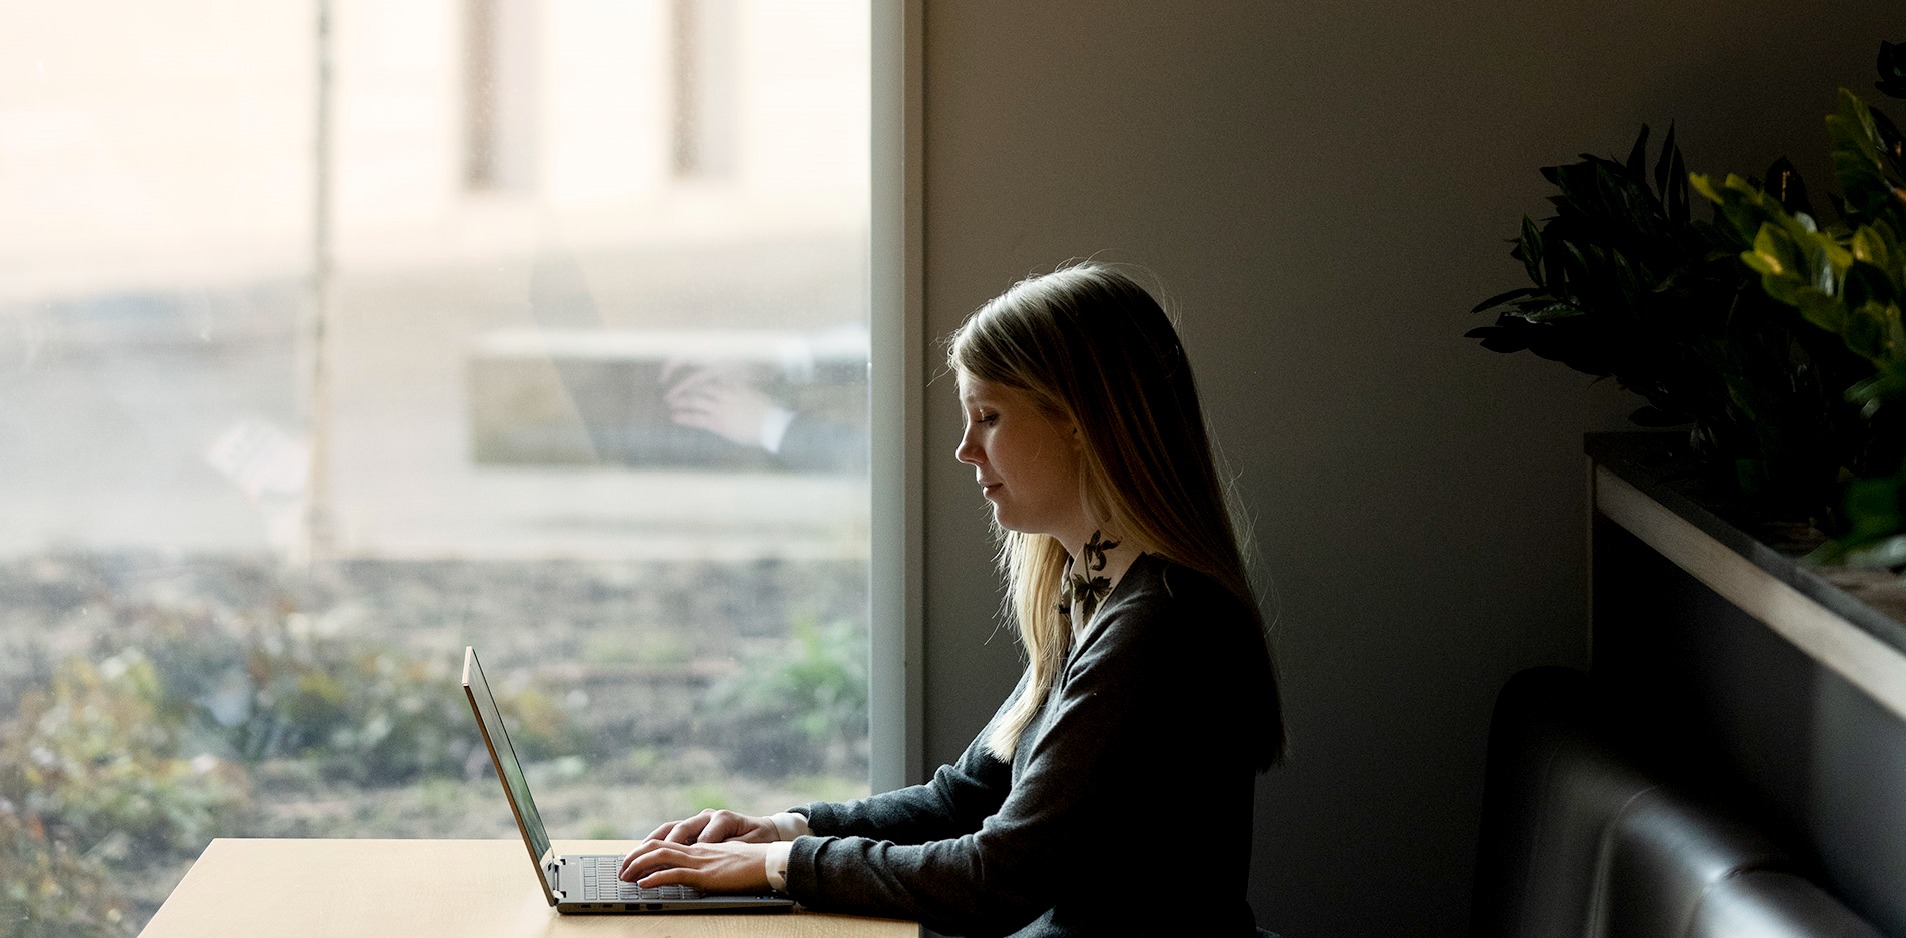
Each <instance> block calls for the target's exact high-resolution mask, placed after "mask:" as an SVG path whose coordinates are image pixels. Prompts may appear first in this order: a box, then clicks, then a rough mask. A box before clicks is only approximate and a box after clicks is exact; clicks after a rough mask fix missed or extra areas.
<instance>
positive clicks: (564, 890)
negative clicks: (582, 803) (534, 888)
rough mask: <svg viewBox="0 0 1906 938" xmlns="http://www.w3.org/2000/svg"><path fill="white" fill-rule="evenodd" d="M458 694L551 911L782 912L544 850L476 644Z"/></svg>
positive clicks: (757, 900) (788, 905)
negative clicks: (641, 881) (622, 876)
mask: <svg viewBox="0 0 1906 938" xmlns="http://www.w3.org/2000/svg"><path fill="white" fill-rule="evenodd" d="M463 696H465V697H467V698H469V700H470V712H471V713H474V714H476V722H477V729H478V730H480V731H481V732H482V733H483V745H484V747H485V748H487V749H488V750H489V751H490V765H491V766H492V767H494V768H495V769H496V777H497V779H498V780H499V781H501V782H502V783H503V796H504V797H506V798H508V799H509V802H510V813H511V814H514V815H515V816H516V829H517V830H518V831H520V832H521V833H522V835H523V846H525V847H528V848H529V857H530V862H532V863H534V864H535V866H536V881H537V882H539V883H541V884H542V886H543V897H544V898H546V899H548V900H549V904H550V905H552V906H555V907H556V911H558V912H562V913H565V914H581V915H608V914H617V915H619V914H624V913H630V912H786V911H789V910H790V909H793V908H794V900H792V899H786V898H782V897H779V896H776V895H774V894H773V893H771V892H767V891H765V890H764V891H762V892H761V893H759V894H742V895H706V894H703V893H702V891H701V890H699V889H696V888H694V887H692V886H651V887H649V888H646V889H644V888H642V887H640V886H637V885H636V884H634V883H625V882H621V881H620V880H618V879H616V867H617V866H618V865H620V864H621V862H622V856H621V854H614V853H610V854H598V855H575V854H570V855H557V854H556V852H555V851H554V850H552V849H550V846H549V833H548V832H547V831H545V830H544V829H543V819H542V816H541V815H539V814H537V813H536V799H535V798H532V797H530V793H529V780H528V779H527V778H525V777H524V776H523V766H522V764H521V763H519V762H517V761H516V749H515V747H513V746H512V745H511V744H510V733H509V730H507V729H504V727H503V715H502V714H500V713H498V712H497V709H496V698H494V697H492V696H490V684H489V682H488V681H486V680H484V678H483V666H482V665H480V664H478V663H477V655H476V649H475V648H474V647H466V648H465V649H464V650H463Z"/></svg>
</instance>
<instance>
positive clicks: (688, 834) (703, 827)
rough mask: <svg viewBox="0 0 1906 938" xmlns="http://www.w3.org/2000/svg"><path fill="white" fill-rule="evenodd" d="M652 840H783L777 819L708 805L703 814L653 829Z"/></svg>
mask: <svg viewBox="0 0 1906 938" xmlns="http://www.w3.org/2000/svg"><path fill="white" fill-rule="evenodd" d="M648 839H650V840H665V841H668V842H669V843H675V844H693V843H704V844H712V843H720V842H722V841H727V840H738V841H741V842H743V843H751V844H771V843H774V842H775V841H777V840H780V839H781V834H780V832H779V831H776V830H775V829H774V822H773V821H771V820H768V819H767V818H764V817H750V816H749V815H746V814H736V813H735V812H733V811H717V810H715V809H714V808H704V809H703V810H702V813H700V814H697V815H695V816H694V817H691V818H683V819H682V820H679V821H670V822H668V823H667V824H664V825H662V826H661V827H658V828H656V829H655V830H652V831H650V832H649V838H648Z"/></svg>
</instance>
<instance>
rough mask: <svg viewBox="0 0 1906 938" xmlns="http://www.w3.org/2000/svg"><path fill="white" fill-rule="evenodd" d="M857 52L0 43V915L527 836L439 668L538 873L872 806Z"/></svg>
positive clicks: (207, 2) (851, 40)
mask: <svg viewBox="0 0 1906 938" xmlns="http://www.w3.org/2000/svg"><path fill="white" fill-rule="evenodd" d="M869 14H870V11H869V9H868V8H867V5H866V4H864V3H854V2H846V0H825V2H814V0H804V2H801V3H793V2H789V0H669V2H653V3H608V2H600V0H378V2H371V0H319V3H318V5H317V6H316V7H315V8H313V7H303V8H299V7H285V6H284V5H280V4H256V3H247V2H242V0H161V2H154V3H150V4H140V5H136V6H134V7H126V6H124V5H121V4H114V5H111V6H107V5H103V4H98V3H93V2H82V3H76V4H65V5H53V6H47V7H45V8H43V9H41V10H40V11H39V12H37V13H35V14H34V15H33V16H32V17H26V18H19V21H18V22H15V23H12V24H10V26H9V29H8V30H7V32H6V35H5V36H3V37H0V46H3V47H4V48H5V50H6V52H7V55H6V56H4V60H6V61H10V62H12V63H14V64H13V65H12V66H9V68H10V69H11V71H9V72H8V73H7V74H8V77H7V78H5V79H4V80H0V219H4V220H5V225H4V228H0V517H4V518H6V519H7V520H6V523H5V524H4V525H0V881H4V882H8V883H15V884H21V883H24V884H27V886H28V888H27V890H26V893H25V897H24V898H23V899H22V898H19V897H11V898H9V897H5V896H0V919H4V920H6V921H20V920H23V917H24V920H28V921H30V922H31V923H32V925H31V926H30V927H32V928H38V929H42V930H44V931H46V932H49V933H58V934H88V933H93V934H131V933H135V932H137V930H138V928H139V927H140V925H141V924H142V923H143V922H144V921H145V919H146V918H147V917H148V916H150V914H151V913H152V911H153V910H154V909H156V907H157V906H158V904H159V902H160V901H162V900H163V898H164V897H165V895H166V894H167V893H168V892H169V891H170V889H171V887H172V885H173V884H174V883H176V881H177V879H178V877H179V876H180V875H182V874H183V872H184V870H185V868H186V866H187V864H188V863H189V860H190V859H191V858H192V857H194V856H196V855H197V853H198V851H199V850H200V849H202V847H203V846H204V844H205V842H206V841H207V840H208V839H209V838H210V837H213V836H418V837H468V836H484V837H495V836H512V835H513V826H512V824H511V821H510V818H509V814H508V810H507V808H506V806H505V804H504V802H503V799H502V798H501V792H500V791H499V790H498V786H497V783H496V780H495V778H494V777H493V775H491V774H490V769H489V766H488V764H487V762H486V761H485V760H484V757H483V754H482V751H481V745H480V743H478V742H477V741H476V740H475V738H474V732H473V725H472V722H471V720H470V717H469V714H468V713H467V712H466V711H465V709H464V706H465V705H464V703H463V701H462V698H461V695H460V694H459V693H458V692H457V689H456V684H455V678H456V670H457V666H458V665H459V664H460V662H461V654H462V648H463V645H464V644H465V643H474V644H476V645H477V646H478V647H479V648H480V649H481V650H482V652H483V654H484V659H485V665H486V668H487V669H488V671H489V673H490V675H491V679H492V681H493V682H494V684H495V685H496V689H497V691H498V693H499V697H501V698H502V699H503V702H504V705H505V708H506V716H507V718H509V719H510V720H512V721H513V722H512V725H511V728H512V731H513V732H514V733H515V734H516V735H517V739H518V742H519V744H520V745H521V746H522V749H523V752H524V754H525V756H526V759H527V760H528V761H529V763H530V766H529V771H530V773H531V781H532V784H534V785H536V786H537V794H538V796H539V803H540V804H541V806H542V808H543V813H544V816H545V819H546V820H547V821H548V822H549V824H550V826H551V828H552V830H553V831H555V832H556V833H557V835H558V836H568V837H626V836H638V835H640V834H642V833H645V832H646V829H647V826H648V825H652V824H654V823H656V822H659V821H661V820H665V819H668V818H670V817H673V816H676V815H679V814H681V813H684V812H689V811H693V810H695V809H697V808H700V807H704V806H710V805H723V806H734V807H738V808H743V809H750V810H765V809H775V808H780V807H783V806H785V805H787V804H793V803H797V802H799V801H803V800H809V799H814V798H837V797H849V796H853V795H856V794H858V793H862V792H864V791H865V790H866V789H867V785H868V778H869V765H868V759H869V756H868V746H869V744H868V738H869V734H868V714H869V703H868V701H869V678H868V674H867V671H868V666H867V661H868V657H869V654H868V643H869V634H868V631H869V627H868V617H869V614H868V609H869V564H870V555H871V554H872V551H870V548H869V543H870V538H871V537H872V536H873V535H872V532H873V528H874V521H873V518H872V515H871V513H870V510H869V507H868V506H869V503H870V495H869V491H870V488H869V486H870V468H869V465H870V459H869V454H870V444H869V438H870V432H871V431H870V418H869V392H868V388H869V381H868V375H869V361H870V349H871V348H872V347H874V346H875V345H876V344H878V343H879V342H880V341H881V339H880V335H879V331H878V330H874V329H872V328H871V326H872V325H873V323H872V320H871V317H870V306H871V304H870V301H869V288H868V283H869V280H870V263H871V262H870V260H869V254H868V250H869V249H868V244H869V229H870V209H871V206H870V199H869V195H868V192H869V178H870V174H871V172H872V170H871V168H870V156H869V145H868V141H869V139H870V132H869V120H870V104H869V100H870V90H871V89H870V86H869V70H868V63H869V61H870V59H871V55H870V50H869V48H868V44H869V35H870V31H871V28H872V27H871V26H870V20H869ZM875 279H878V278H875ZM109 874H110V875H109ZM526 875H527V874H526ZM55 883H57V884H58V885H54V884H55ZM9 903H11V904H12V905H13V906H14V907H7V904H9ZM22 904H23V907H21V906H22Z"/></svg>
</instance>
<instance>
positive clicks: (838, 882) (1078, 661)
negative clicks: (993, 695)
mask: <svg viewBox="0 0 1906 938" xmlns="http://www.w3.org/2000/svg"><path fill="white" fill-rule="evenodd" d="M1274 680H1275V679H1274V678H1273V676H1272V672H1271V666H1270V657H1269V654H1268V652H1267V651H1266V649H1265V643H1264V637H1263V635H1262V634H1261V633H1260V632H1259V631H1258V629H1257V627H1256V622H1255V619H1254V618H1253V617H1252V616H1250V615H1249V614H1247V613H1246V611H1245V609H1244V607H1243V606H1242V604H1240V603H1239V602H1238V601H1237V600H1236V599H1235V598H1234V597H1232V596H1231V594H1230V593H1228V592H1226V591H1225V590H1224V589H1222V588H1221V587H1219V586H1218V585H1217V584H1215V583H1213V582H1212V581H1211V580H1209V579H1208V578H1205V577H1203V576H1201V575H1199V574H1197V573H1194V572H1192V571H1190V570H1188V569H1186V568H1184V567H1180V566H1177V565H1174V564H1171V563H1169V562H1166V561H1163V560H1159V559H1157V558H1155V557H1152V556H1150V555H1144V556H1141V557H1139V558H1138V559H1137V560H1136V561H1134V562H1133V564H1132V566H1131V568H1130V569H1129V570H1127V571H1126V574H1125V577H1124V579H1123V580H1122V581H1120V583H1119V585H1118V588H1117V589H1116V590H1115V591H1114V592H1113V593H1112V595H1111V596H1110V597H1109V598H1108V599H1107V600H1106V605H1105V607H1104V608H1103V609H1102V610H1100V612H1099V619H1098V621H1097V622H1096V623H1095V624H1094V626H1093V628H1092V629H1091V630H1090V631H1089V632H1088V633H1087V635H1086V637H1085V639H1084V641H1083V642H1081V643H1079V644H1078V646H1077V647H1074V648H1073V649H1072V650H1071V652H1070V655H1069V657H1068V658H1067V661H1066V666H1065V669H1064V671H1063V673H1062V674H1061V676H1060V679H1059V683H1058V686H1057V687H1055V688H1054V689H1053V691H1052V693H1051V694H1050V695H1049V696H1048V698H1047V701H1046V705H1045V707H1044V709H1043V710H1042V711H1041V713H1040V715H1039V717H1038V718H1037V719H1035V720H1034V721H1033V723H1032V725H1031V726H1030V727H1028V729H1027V731H1026V733H1025V735H1023V736H1021V737H1020V740H1019V745H1018V748H1017V751H1016V752H1015V753H1014V756H1013V760H1012V762H1011V764H1007V763H1006V762H1002V761H1000V760H999V759H997V758H994V757H993V756H992V755H990V754H989V753H987V752H986V750H985V746H984V740H985V738H986V734H987V732H989V731H990V729H991V726H990V724H989V726H988V729H987V730H982V731H981V732H980V735H979V738H978V739H976V740H975V741H974V742H973V744H972V745H971V746H968V747H967V749H966V753H965V754H964V755H962V756H961V757H960V759H959V761H958V762H956V763H954V764H953V765H947V766H941V767H940V770H939V771H938V772H936V773H934V776H933V780H932V781H931V782H929V783H927V784H925V785H915V786H913V787H911V788H903V789H900V790H899V791H893V792H888V793H886V794H881V795H875V796H873V797H871V798H866V799H863V800H860V801H853V802H847V803H844V804H827V803H821V804H813V805H809V806H808V807H806V808H804V809H796V810H798V811H801V812H802V813H804V814H806V815H807V817H808V825H809V827H810V829H811V830H813V832H814V833H815V834H816V835H817V836H812V837H802V838H799V839H797V840H795V841H794V844H793V846H792V853H791V855H790V857H789V862H788V873H787V889H788V892H789V893H790V894H791V895H793V896H794V898H796V899H798V900H800V901H801V903H802V904H803V905H806V906H807V907H808V908H811V909H816V910H820V911H828V912H849V913H857V914H863V915H884V916H892V917H899V918H910V919H917V920H919V921H921V922H922V923H924V924H925V925H927V927H929V928H932V929H933V930H935V931H938V932H942V933H945V934H960V935H976V936H979V935H1005V934H1018V935H1022V936H1075V935H1150V934H1159V935H1217V936H1236V938H1244V936H1250V935H1254V934H1255V931H1254V925H1253V921H1252V916H1251V909H1250V907H1249V906H1248V905H1246V904H1245V901H1244V891H1245V879H1246V876H1247V874H1248V870H1249V866H1250V861H1251V793H1252V785H1253V777H1254V776H1255V771H1254V769H1253V763H1254V758H1255V757H1254V753H1255V752H1256V750H1257V745H1256V740H1257V739H1259V738H1261V736H1262V733H1261V729H1260V727H1261V725H1262V723H1261V721H1262V720H1263V719H1266V718H1268V716H1267V715H1268V714H1271V713H1274V712H1275V709H1274V708H1275V704H1274V702H1273V701H1274V699H1275V698H1274V696H1273V695H1274V694H1275V687H1274ZM1025 690H1026V682H1025V679H1024V678H1021V680H1020V685H1019V688H1018V689H1017V690H1015V691H1013V695H1012V698H1009V699H1008V701H1007V705H1008V706H1010V705H1011V703H1012V700H1013V699H1016V698H1017V697H1018V696H1019V695H1020V694H1022V693H1024V692H1025ZM1005 711H1006V707H1001V708H1000V714H1002V715H1003V714H1004V713H1005ZM1001 718H1002V716H1000V715H995V716H994V718H993V719H994V720H999V719H1001ZM1214 739H1215V742H1214ZM1154 881H1156V882H1159V883H1160V884H1161V885H1165V886H1167V887H1168V888H1166V889H1164V890H1163V891H1162V892H1160V893H1152V892H1149V891H1147V890H1145V889H1144V888H1143V887H1142V885H1141V884H1145V883H1149V882H1154ZM1173 893H1176V894H1177V895H1175V896H1174V895H1173Z"/></svg>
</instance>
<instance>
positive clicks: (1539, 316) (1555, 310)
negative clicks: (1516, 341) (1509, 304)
mask: <svg viewBox="0 0 1906 938" xmlns="http://www.w3.org/2000/svg"><path fill="white" fill-rule="evenodd" d="M1517 315H1519V316H1521V317H1522V318H1523V319H1525V320H1528V321H1529V322H1553V321H1555V320H1558V319H1574V318H1575V317H1577V316H1586V315H1588V310H1585V309H1580V308H1577V307H1574V306H1570V305H1568V304H1567V303H1550V304H1548V305H1546V306H1541V307H1538V308H1536V309H1533V310H1523V311H1522V312H1520V313H1518V314H1517Z"/></svg>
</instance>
